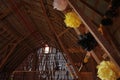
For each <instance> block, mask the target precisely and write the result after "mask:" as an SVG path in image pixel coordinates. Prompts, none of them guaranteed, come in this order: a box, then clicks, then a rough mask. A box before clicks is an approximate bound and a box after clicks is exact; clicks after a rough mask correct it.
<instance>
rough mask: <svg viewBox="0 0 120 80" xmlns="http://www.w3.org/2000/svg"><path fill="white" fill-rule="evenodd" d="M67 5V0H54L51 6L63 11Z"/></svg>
mask: <svg viewBox="0 0 120 80" xmlns="http://www.w3.org/2000/svg"><path fill="white" fill-rule="evenodd" d="M67 5H68V2H67V0H54V2H53V7H54V9H57V10H59V11H64V10H65V9H66V7H67Z"/></svg>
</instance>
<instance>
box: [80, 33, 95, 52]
mask: <svg viewBox="0 0 120 80" xmlns="http://www.w3.org/2000/svg"><path fill="white" fill-rule="evenodd" d="M78 44H79V45H81V47H82V48H83V49H85V50H87V51H91V50H92V49H94V47H96V45H97V42H96V40H95V39H94V37H93V36H92V35H91V33H86V34H84V35H80V36H79V41H78Z"/></svg>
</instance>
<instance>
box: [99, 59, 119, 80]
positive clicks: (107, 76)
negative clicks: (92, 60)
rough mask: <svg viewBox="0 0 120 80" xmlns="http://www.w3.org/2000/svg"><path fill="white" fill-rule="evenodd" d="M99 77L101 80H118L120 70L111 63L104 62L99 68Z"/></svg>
mask: <svg viewBox="0 0 120 80" xmlns="http://www.w3.org/2000/svg"><path fill="white" fill-rule="evenodd" d="M97 69H98V72H97V74H98V77H99V78H100V79H101V80H117V78H118V73H119V72H118V70H117V68H116V66H115V65H114V64H113V63H112V62H110V61H102V62H101V63H100V65H98V66H97Z"/></svg>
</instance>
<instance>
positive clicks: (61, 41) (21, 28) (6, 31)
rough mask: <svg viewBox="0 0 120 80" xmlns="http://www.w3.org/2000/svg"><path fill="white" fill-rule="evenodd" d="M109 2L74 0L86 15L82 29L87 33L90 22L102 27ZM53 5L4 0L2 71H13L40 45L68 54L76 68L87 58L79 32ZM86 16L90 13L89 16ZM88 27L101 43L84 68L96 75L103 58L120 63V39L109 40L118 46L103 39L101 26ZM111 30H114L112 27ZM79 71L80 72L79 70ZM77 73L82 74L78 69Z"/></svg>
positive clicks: (0, 2) (0, 0)
mask: <svg viewBox="0 0 120 80" xmlns="http://www.w3.org/2000/svg"><path fill="white" fill-rule="evenodd" d="M109 1H110V0H97V1H96V0H86V1H84V0H76V1H72V0H70V3H71V4H72V5H73V6H74V7H72V8H74V9H76V11H77V12H78V14H79V15H80V14H81V17H83V24H82V25H81V27H80V28H78V30H79V31H80V32H82V33H84V30H85V27H86V25H85V24H87V25H88V26H87V28H88V27H89V26H92V25H91V24H89V21H91V23H92V24H93V25H94V26H95V27H96V28H98V26H99V24H100V20H101V19H102V17H103V15H104V13H105V11H106V10H107V7H108V5H109V3H108V2H109ZM52 4H53V0H0V73H3V72H4V73H8V74H10V73H11V72H13V71H14V70H15V69H16V68H17V67H18V66H19V65H20V64H21V63H22V61H23V60H24V59H25V58H27V56H28V55H30V54H31V53H36V51H37V50H38V49H39V48H41V47H45V44H48V45H49V46H51V47H55V48H57V49H59V50H60V51H61V52H64V53H66V55H67V56H68V57H67V58H68V59H70V61H71V63H72V65H73V66H74V67H75V65H74V63H77V62H79V61H83V59H84V57H85V54H86V51H85V50H83V49H82V48H81V47H80V46H79V45H78V44H77V42H78V35H77V33H76V31H75V30H74V29H72V28H68V27H66V25H65V23H64V18H65V16H64V14H63V12H60V11H58V10H54V9H53V6H52ZM96 4H97V6H96ZM78 8H80V9H78ZM80 11H81V13H80ZM82 14H84V15H82ZM84 16H87V19H85V17H84ZM84 21H86V22H84ZM113 26H114V25H113ZM88 30H89V31H90V32H91V33H92V35H93V36H94V37H95V39H97V41H98V45H97V47H96V48H95V49H94V50H93V51H94V54H92V56H91V58H90V61H89V63H88V64H87V65H86V66H85V67H84V68H83V70H82V71H83V72H92V71H93V75H94V76H96V65H97V63H98V62H99V61H102V60H103V59H105V60H109V59H112V60H113V61H114V62H115V63H116V64H118V65H120V63H119V62H117V60H119V59H120V56H119V51H118V50H117V48H116V44H115V43H119V41H116V42H114V41H112V40H110V41H108V42H110V44H112V46H114V47H110V46H107V45H106V43H107V41H106V40H104V37H103V36H102V38H101V35H100V34H99V33H98V32H97V29H96V30H93V28H92V27H90V28H88ZM114 31H115V30H114ZM110 33H113V32H111V29H110ZM112 35H113V34H112ZM109 36H111V35H109ZM103 40H104V41H103ZM116 40H117V39H116ZM109 47H110V48H109ZM111 48H114V49H115V51H111V50H110V49H111ZM100 52H101V53H100ZM110 52H111V54H110ZM115 52H117V53H115ZM112 53H115V55H113V54H112ZM108 54H110V55H108ZM103 55H107V56H108V57H109V58H104V57H103ZM76 57H77V59H76ZM114 59H115V60H114ZM91 64H92V66H91ZM75 68H76V67H75ZM86 68H87V69H86ZM75 70H76V71H77V69H75ZM77 73H78V74H79V72H78V71H77ZM83 76H84V75H83ZM95 78H96V77H94V79H95Z"/></svg>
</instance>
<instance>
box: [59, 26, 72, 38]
mask: <svg viewBox="0 0 120 80" xmlns="http://www.w3.org/2000/svg"><path fill="white" fill-rule="evenodd" d="M69 30H70V28H67V29H65V30H64V31H62V32H61V33H60V34H58V37H61V36H62V35H63V34H65V33H66V32H67V31H69Z"/></svg>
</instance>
